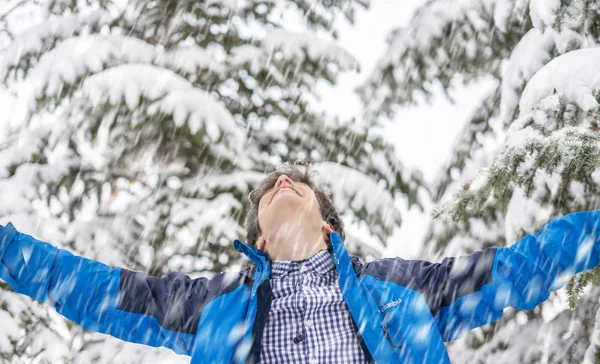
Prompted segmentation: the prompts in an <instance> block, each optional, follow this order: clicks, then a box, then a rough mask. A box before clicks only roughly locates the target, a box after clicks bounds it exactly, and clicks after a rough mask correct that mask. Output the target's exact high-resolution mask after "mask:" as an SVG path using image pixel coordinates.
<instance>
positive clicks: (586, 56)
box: [519, 47, 600, 113]
mask: <svg viewBox="0 0 600 364" xmlns="http://www.w3.org/2000/svg"><path fill="white" fill-rule="evenodd" d="M599 60H600V47H597V48H587V49H579V50H576V51H572V52H569V53H566V54H564V55H562V56H560V57H557V58H555V59H553V60H552V61H551V62H549V63H548V64H547V65H545V66H544V67H543V68H542V69H541V70H539V71H538V72H537V73H536V74H535V75H534V76H533V77H532V78H531V80H530V81H529V83H528V84H527V86H526V87H525V91H523V95H522V96H521V101H520V102H519V109H520V112H521V113H527V112H530V111H531V110H533V108H534V107H535V106H536V105H537V104H538V103H539V101H540V100H542V99H544V98H546V97H547V96H549V95H553V94H555V93H560V94H561V95H563V96H564V97H565V98H566V100H567V101H568V102H574V103H576V104H577V105H578V106H579V107H580V108H581V109H583V110H585V111H590V110H593V109H596V108H597V107H598V101H597V100H596V97H595V93H597V92H598V90H600V62H599Z"/></svg>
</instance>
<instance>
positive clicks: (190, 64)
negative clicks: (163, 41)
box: [156, 45, 237, 75]
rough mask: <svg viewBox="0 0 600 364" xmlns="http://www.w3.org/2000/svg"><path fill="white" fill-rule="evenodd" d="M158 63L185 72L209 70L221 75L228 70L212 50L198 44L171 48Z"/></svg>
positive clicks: (193, 72)
mask: <svg viewBox="0 0 600 364" xmlns="http://www.w3.org/2000/svg"><path fill="white" fill-rule="evenodd" d="M236 49H237V48H236ZM156 63H157V64H158V65H161V66H165V67H166V68H169V69H171V70H173V71H175V72H182V73H184V74H199V73H203V72H206V71H208V72H211V73H215V74H218V75H221V74H223V73H224V72H225V70H226V68H225V66H224V65H223V64H221V63H219V62H217V61H216V60H215V58H214V56H213V55H212V54H211V53H210V52H208V51H207V50H206V49H204V48H201V47H198V46H197V45H187V46H181V47H177V48H174V49H169V50H167V51H166V52H164V54H162V55H160V56H159V57H158V59H157V62H156Z"/></svg>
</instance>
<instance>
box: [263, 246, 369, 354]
mask: <svg viewBox="0 0 600 364" xmlns="http://www.w3.org/2000/svg"><path fill="white" fill-rule="evenodd" d="M271 266H272V273H271V279H270V283H271V287H272V290H273V302H272V304H271V310H270V312H269V316H268V319H267V323H266V326H265V330H264V334H263V338H262V348H261V354H260V362H261V363H310V364H314V363H366V362H367V359H366V357H365V353H364V352H363V350H362V348H361V346H360V342H359V339H358V336H357V334H356V331H355V329H354V325H353V323H352V317H351V316H350V311H349V310H348V307H347V306H346V303H345V302H344V297H343V296H342V291H341V290H340V287H339V283H338V276H337V273H336V270H335V264H334V263H333V259H332V257H331V254H330V253H329V252H328V251H327V250H322V251H320V252H318V253H317V254H315V255H313V256H311V257H309V258H308V259H305V260H303V261H290V260H275V261H273V262H272V265H271Z"/></svg>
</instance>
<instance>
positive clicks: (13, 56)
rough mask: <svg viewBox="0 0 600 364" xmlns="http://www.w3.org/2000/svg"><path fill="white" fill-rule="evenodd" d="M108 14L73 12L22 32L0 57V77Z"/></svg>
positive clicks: (104, 18) (103, 18)
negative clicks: (31, 56)
mask: <svg viewBox="0 0 600 364" xmlns="http://www.w3.org/2000/svg"><path fill="white" fill-rule="evenodd" d="M107 17H108V14H107V13H105V12H102V11H97V12H94V13H91V14H88V15H81V14H74V15H69V16H65V17H52V18H50V19H48V20H47V21H45V22H43V23H41V24H38V25H36V26H34V27H32V28H30V29H28V30H26V31H24V32H23V33H21V34H19V35H18V36H17V37H16V39H15V40H14V41H13V42H11V43H10V45H9V47H8V48H7V49H6V50H5V51H4V52H3V54H2V57H1V58H0V79H5V78H6V76H7V72H8V71H9V70H10V69H11V68H13V67H16V66H18V65H19V64H20V63H21V62H22V60H23V58H25V57H28V56H30V55H36V54H39V53H42V52H44V51H46V50H47V49H48V48H49V47H51V45H52V43H54V42H56V41H57V40H60V39H65V38H68V37H70V36H72V35H74V34H76V33H78V32H80V31H81V30H82V29H83V28H84V27H85V26H91V25H94V24H97V23H100V22H104V21H106V20H107Z"/></svg>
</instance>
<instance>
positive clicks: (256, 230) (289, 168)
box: [245, 159, 346, 246]
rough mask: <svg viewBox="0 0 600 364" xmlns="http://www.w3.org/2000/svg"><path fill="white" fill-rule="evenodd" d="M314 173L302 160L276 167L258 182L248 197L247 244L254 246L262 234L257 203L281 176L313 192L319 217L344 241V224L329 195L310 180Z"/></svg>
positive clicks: (308, 164)
mask: <svg viewBox="0 0 600 364" xmlns="http://www.w3.org/2000/svg"><path fill="white" fill-rule="evenodd" d="M316 173H318V172H317V171H314V170H312V171H311V170H310V162H309V161H308V160H303V159H299V160H296V161H294V162H292V163H289V162H286V163H284V164H282V165H281V166H279V167H277V168H276V169H275V170H273V171H271V172H269V174H268V175H267V177H265V179H263V180H262V181H261V182H260V184H259V185H258V187H257V188H256V189H255V190H254V191H252V192H250V195H249V198H250V208H249V209H248V214H247V215H246V221H245V225H246V243H247V244H249V245H251V246H255V245H256V242H257V241H258V238H259V237H260V235H261V234H262V232H261V230H260V226H259V224H258V203H259V201H260V199H261V198H262V197H263V196H264V194H265V193H266V192H267V191H268V190H269V189H271V188H272V187H273V186H274V185H275V182H277V179H278V178H279V176H281V175H282V174H285V175H287V176H288V177H290V178H291V179H292V180H293V181H294V182H302V183H305V184H307V185H308V186H309V187H310V188H311V189H312V190H313V192H314V193H315V196H316V197H317V201H319V206H320V209H321V217H322V218H323V220H325V221H327V222H329V223H331V225H333V228H334V230H335V231H337V232H338V234H340V236H341V238H342V240H345V239H346V235H345V233H344V222H343V221H342V219H341V218H340V215H339V214H338V212H337V210H336V209H335V207H334V206H333V201H332V200H331V193H330V192H329V191H328V190H327V189H325V188H321V187H318V186H316V185H315V182H314V181H313V179H312V177H313V175H314V174H316Z"/></svg>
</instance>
